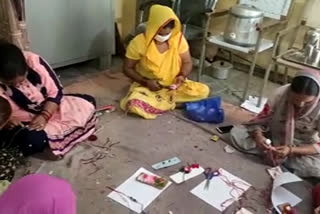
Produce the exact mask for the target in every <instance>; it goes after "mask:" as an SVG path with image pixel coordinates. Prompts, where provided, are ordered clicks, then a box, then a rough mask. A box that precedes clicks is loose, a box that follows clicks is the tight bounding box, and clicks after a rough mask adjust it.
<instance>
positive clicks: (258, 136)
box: [252, 130, 270, 151]
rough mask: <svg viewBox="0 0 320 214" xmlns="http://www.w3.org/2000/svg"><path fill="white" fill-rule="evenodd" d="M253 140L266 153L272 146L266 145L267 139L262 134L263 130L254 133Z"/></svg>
mask: <svg viewBox="0 0 320 214" xmlns="http://www.w3.org/2000/svg"><path fill="white" fill-rule="evenodd" d="M252 137H253V140H254V141H255V142H256V144H257V146H258V148H260V149H261V150H262V151H266V150H269V149H270V145H268V144H266V140H267V138H265V137H264V136H263V134H262V132H261V130H257V131H254V132H253V133H252Z"/></svg>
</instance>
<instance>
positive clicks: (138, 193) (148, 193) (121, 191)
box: [108, 168, 172, 213]
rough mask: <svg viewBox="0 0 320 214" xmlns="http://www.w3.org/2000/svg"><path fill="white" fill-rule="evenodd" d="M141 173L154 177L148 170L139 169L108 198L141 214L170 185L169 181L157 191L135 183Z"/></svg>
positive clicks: (137, 182) (148, 186)
mask: <svg viewBox="0 0 320 214" xmlns="http://www.w3.org/2000/svg"><path fill="white" fill-rule="evenodd" d="M141 173H146V174H148V175H153V176H156V175H155V174H153V173H151V172H149V171H148V170H146V169H144V168H140V169H139V170H138V171H136V172H135V173H134V174H133V175H132V176H131V177H130V178H128V179H127V180H126V181H125V182H124V183H122V184H121V185H120V186H119V187H117V188H116V189H115V191H112V192H111V193H110V194H109V195H108V197H109V198H111V199H113V200H114V201H116V202H118V203H120V204H122V205H123V206H125V207H128V208H129V209H130V210H132V211H134V212H136V213H142V211H143V210H144V209H145V208H147V207H148V206H149V205H150V204H151V203H152V201H154V200H155V199H156V198H157V197H158V196H159V195H160V194H161V193H162V192H163V191H164V190H166V189H167V188H168V187H169V186H170V185H171V184H172V183H171V182H170V181H169V182H168V183H167V185H166V186H165V187H164V188H163V189H162V190H159V189H157V188H155V187H152V186H150V185H146V184H143V183H141V182H139V181H137V180H136V179H137V177H138V176H139V175H140V174H141ZM129 197H130V198H129ZM135 201H136V202H135Z"/></svg>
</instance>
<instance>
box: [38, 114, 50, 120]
mask: <svg viewBox="0 0 320 214" xmlns="http://www.w3.org/2000/svg"><path fill="white" fill-rule="evenodd" d="M39 116H41V117H43V118H44V119H45V120H46V121H49V118H48V117H47V115H45V114H42V113H41V114H40V115H39Z"/></svg>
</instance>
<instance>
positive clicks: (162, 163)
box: [152, 157, 181, 170]
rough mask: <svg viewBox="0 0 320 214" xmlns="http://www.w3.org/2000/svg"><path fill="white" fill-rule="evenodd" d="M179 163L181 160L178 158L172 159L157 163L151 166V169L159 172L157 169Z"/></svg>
mask: <svg viewBox="0 0 320 214" xmlns="http://www.w3.org/2000/svg"><path fill="white" fill-rule="evenodd" d="M180 162H181V160H180V159H179V158H177V157H174V158H170V159H168V160H164V161H161V162H159V163H156V164H153V165H152V168H153V169H155V170H159V169H163V168H167V167H170V166H174V165H176V164H178V163H180Z"/></svg>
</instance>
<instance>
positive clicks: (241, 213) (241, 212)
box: [236, 208, 253, 214]
mask: <svg viewBox="0 0 320 214" xmlns="http://www.w3.org/2000/svg"><path fill="white" fill-rule="evenodd" d="M236 214H253V213H252V212H250V211H249V210H247V209H245V208H241V210H239V211H238V212H236Z"/></svg>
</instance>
